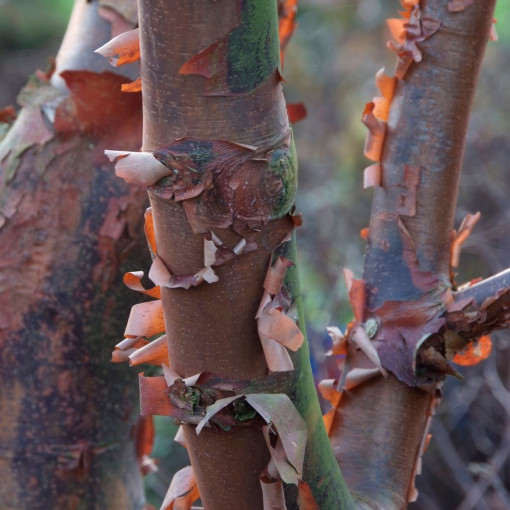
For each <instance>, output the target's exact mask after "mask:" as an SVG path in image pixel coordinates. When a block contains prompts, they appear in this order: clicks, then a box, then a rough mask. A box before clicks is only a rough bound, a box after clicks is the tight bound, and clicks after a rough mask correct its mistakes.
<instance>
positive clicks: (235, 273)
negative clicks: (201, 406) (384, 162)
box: [118, 0, 348, 510]
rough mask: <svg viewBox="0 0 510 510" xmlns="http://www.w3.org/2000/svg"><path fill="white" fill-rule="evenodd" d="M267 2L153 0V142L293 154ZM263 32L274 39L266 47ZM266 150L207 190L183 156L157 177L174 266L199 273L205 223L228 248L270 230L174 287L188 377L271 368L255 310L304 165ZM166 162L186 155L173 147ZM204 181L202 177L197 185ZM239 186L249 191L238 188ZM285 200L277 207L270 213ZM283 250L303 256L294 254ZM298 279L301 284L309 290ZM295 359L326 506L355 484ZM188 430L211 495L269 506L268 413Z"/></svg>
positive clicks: (174, 339)
mask: <svg viewBox="0 0 510 510" xmlns="http://www.w3.org/2000/svg"><path fill="white" fill-rule="evenodd" d="M262 7H263V8H261V4H257V2H253V1H243V2H237V1H233V0H221V1H219V2H214V3H208V4H204V3H203V2H186V3H182V2H148V1H142V2H141V3H140V41H141V63H142V68H141V70H142V72H141V75H142V90H143V103H144V142H143V150H144V151H148V152H153V151H156V150H157V154H158V155H160V156H161V155H164V154H174V152H175V147H176V145H175V143H178V142H176V140H178V139H180V138H186V139H193V143H196V144H203V145H201V146H200V147H202V148H203V147H205V145H207V144H210V146H211V147H214V149H211V148H208V151H209V152H208V154H209V155H211V154H214V156H215V157H216V156H218V158H220V159H221V158H222V157H223V156H224V154H222V153H221V150H223V149H224V150H225V151H227V149H228V147H227V146H228V144H247V145H250V146H254V147H256V150H257V151H259V152H258V153H259V154H260V156H259V159H258V161H261V162H264V161H265V160H264V158H265V157H266V155H267V154H275V155H277V154H279V152H278V151H282V153H283V154H285V157H290V158H293V156H292V155H291V154H290V151H291V149H290V147H289V142H288V140H289V134H290V132H289V121H288V116H287V112H286V107H285V102H284V99H283V95H282V88H281V83H280V75H279V72H278V71H277V66H278V54H277V53H276V56H275V53H274V51H273V50H274V47H275V43H276V51H278V42H277V41H278V39H277V37H278V35H277V22H276V3H274V5H272V4H269V3H268V4H264V6H262ZM266 11H271V12H269V14H268V12H266ZM273 11H274V12H273ZM266 16H268V17H266ZM271 17H272V18H271ZM257 23H258V24H259V25H257ZM169 27H172V28H171V29H169ZM191 27H192V28H193V31H192V32H190V30H191ZM254 27H255V28H257V30H258V32H257V30H253V29H254ZM268 27H271V30H270V31H269V28H268ZM273 29H274V30H273ZM243 30H246V31H247V34H248V35H245V33H244V32H243ZM250 30H251V35H250ZM261 30H263V31H265V30H268V32H267V36H266V37H261V34H262V35H264V34H265V32H261ZM253 33H256V34H257V35H256V36H253ZM250 37H254V39H250ZM260 40H262V41H263V43H264V45H265V46H264V51H261V48H260V47H259V46H258V45H259V43H260ZM269 46H271V48H270V47H269ZM225 48H228V51H227V50H226V49H225ZM236 52H237V53H236ZM257 52H258V53H257ZM243 59H244V60H243ZM250 62H254V65H253V66H251V64H250ZM268 65H269V67H270V66H272V67H270V68H268ZM243 66H244V67H243ZM266 71H267V72H266ZM174 142H175V143H174ZM189 143H192V142H191V141H190V142H189ZM197 146H198V145H197ZM208 147H209V146H208ZM237 147H239V146H237ZM118 148H119V149H122V147H118ZM165 148H166V149H165ZM172 150H173V151H174V152H172ZM188 150H190V149H188ZM216 150H218V151H220V152H214V151H216ZM237 150H239V149H237ZM244 150H246V149H244ZM248 150H252V149H248ZM241 152H242V151H241ZM225 154H226V152H225ZM160 156H158V159H160V160H162V159H161V157H160ZM163 159H164V158H163ZM248 159H249V158H248ZM181 160H182V159H181ZM188 160H189V162H188V163H187V165H188V166H189V165H190V164H193V165H195V164H196V165H198V166H199V167H200V168H202V166H200V165H201V164H200V163H195V161H194V160H193V162H191V156H189V154H188ZM188 160H186V161H188ZM182 161H184V160H182ZM207 161H209V160H207ZM254 161H256V157H255V156H254V157H253V160H248V161H247V163H246V164H245V165H244V167H242V166H239V167H236V166H235V165H236V163H232V161H230V160H228V161H226V162H225V166H226V168H227V169H230V168H234V170H232V171H233V172H234V174H233V175H240V176H242V178H241V177H239V178H237V177H236V179H237V181H236V183H235V186H236V187H235V188H234V187H233V186H234V183H233V181H229V180H228V179H224V178H223V176H222V175H224V174H225V173H226V174H227V175H228V170H225V172H224V174H222V175H221V176H220V170H219V169H220V168H221V166H219V167H217V168H218V172H217V173H215V174H213V175H214V177H213V182H214V184H213V186H211V187H209V188H206V191H198V192H197V193H196V194H195V191H194V190H193V186H188V187H186V190H187V192H192V193H194V194H193V195H192V197H191V198H190V197H187V198H185V199H184V200H183V199H182V198H180V199H179V200H182V201H177V200H178V199H177V198H176V199H175V201H174V200H171V199H170V198H169V197H173V196H174V195H175V190H176V189H177V187H178V186H181V182H180V181H179V177H178V174H179V171H181V172H182V166H181V167H180V170H177V171H175V172H174V173H175V175H176V176H175V177H172V178H171V179H168V180H167V181H165V180H164V179H163V180H162V181H161V182H159V183H158V184H156V185H155V186H153V187H151V188H149V196H150V200H151V205H152V208H153V214H154V223H155V232H156V245H157V253H158V256H159V257H160V258H161V259H162V261H163V263H164V264H165V266H166V267H167V268H168V269H169V270H170V272H171V274H172V275H193V274H195V273H196V272H197V271H198V270H200V269H202V268H203V267H204V233H207V232H208V230H209V229H214V233H215V234H216V235H217V236H218V237H219V238H220V239H221V241H222V242H223V243H224V245H225V246H227V247H228V248H233V247H234V246H235V245H236V244H237V243H238V242H239V241H240V240H241V239H242V238H243V237H245V238H246V239H247V240H248V242H249V243H251V244H252V245H254V244H255V243H256V249H255V250H253V251H249V252H248V253H243V254H242V255H240V256H238V257H235V258H234V259H232V260H229V261H228V262H227V263H225V264H223V265H221V266H218V267H215V268H214V269H215V271H216V274H217V276H218V278H219V280H218V281H217V282H215V283H213V284H207V283H203V284H201V285H199V286H196V287H191V288H189V289H179V288H165V287H164V286H163V287H162V301H163V308H164V313H165V325H166V332H167V340H168V350H169V358H170V363H171V367H172V369H173V370H175V371H176V372H177V373H178V374H179V375H180V376H183V377H185V376H191V375H194V374H195V373H197V372H202V371H208V372H214V373H217V374H220V375H221V376H222V377H225V378H232V379H238V380H239V379H244V380H246V379H252V378H256V377H264V376H266V374H267V373H268V367H267V364H266V360H265V357H264V353H263V350H262V346H261V340H260V337H259V334H258V332H257V321H256V320H255V316H256V313H257V309H258V307H259V305H260V300H261V298H262V295H263V292H264V288H263V283H264V279H265V276H266V272H267V268H268V264H269V262H270V260H271V254H272V252H273V250H275V248H276V247H277V246H278V245H279V244H280V243H281V241H282V240H283V238H284V237H285V236H286V234H287V233H289V232H290V231H291V230H292V229H293V226H294V225H293V221H292V220H291V218H290V216H289V215H288V213H289V211H290V206H291V205H292V201H293V198H292V197H293V187H294V182H291V180H292V179H293V177H291V179H289V182H283V185H282V182H281V181H280V180H279V179H273V178H272V177H268V176H270V173H268V172H267V170H266V171H265V173H264V170H260V169H261V168H265V167H266V166H267V162H264V163H263V165H262V166H260V167H259V166H258V165H259V164H258V163H254ZM292 161H293V159H292ZM164 162H165V164H167V165H168V167H169V168H173V160H172V158H171V157H169V158H168V159H166V160H164ZM207 164H208V163H204V164H203V165H204V166H206V165H207ZM293 164H294V163H291V165H293ZM228 165H233V166H232V167H230V166H228ZM250 165H251V167H250ZM245 169H249V170H245ZM211 171H212V172H215V171H216V167H214V168H213V170H211ZM235 172H239V173H238V174H235ZM191 175H193V174H191ZM172 179H173V180H172ZM214 179H216V180H214ZM271 179H273V180H271ZM190 180H191V178H190ZM199 181H200V179H198V177H197V184H195V185H196V186H198V182H199ZM273 182H274V185H273ZM176 183H177V184H176ZM268 183H269V184H268ZM229 186H230V189H235V190H236V193H235V194H234V195H235V197H232V195H233V194H232V192H231V191H230V189H229ZM182 188H183V186H181V187H180V188H179V189H182ZM286 193H288V196H289V197H291V198H290V199H289V198H287V196H286V195H285V194H286ZM165 194H166V197H165ZM204 196H205V197H206V198H204ZM289 200H290V201H289ZM279 201H280V202H283V206H282V205H281V203H280V202H279ZM183 204H184V206H183ZM190 204H192V205H190ZM278 207H280V209H278ZM271 208H272V209H274V211H273V212H274V214H273V215H268V214H267V211H268V210H270V209H271ZM193 218H195V219H196V218H199V219H200V221H197V222H195V223H194V226H195V231H194V230H193V228H192V223H193ZM282 255H285V256H287V257H289V258H293V257H294V254H293V253H291V254H289V253H282ZM293 278H294V279H293V280H292V281H293V283H292V285H291V288H289V290H290V291H291V295H292V297H297V296H298V292H299V290H298V288H297V285H296V281H295V277H293ZM293 360H294V365H295V369H296V370H295V373H294V374H293V375H291V379H293V383H295V384H297V380H298V379H300V383H299V384H301V385H302V386H300V387H299V388H298V389H295V390H291V395H292V398H294V399H295V402H297V404H296V405H297V407H298V409H299V410H300V411H301V413H302V414H303V416H304V418H305V419H307V421H308V425H309V427H310V428H309V438H308V445H309V448H308V450H307V452H308V453H307V455H308V459H309V460H308V463H307V461H306V460H305V476H304V478H305V481H307V482H309V484H310V487H311V488H312V490H314V491H315V496H316V497H317V495H318V494H319V495H320V497H322V498H324V499H323V501H324V502H325V503H324V504H325V505H326V506H324V508H327V507H328V505H329V507H331V508H333V507H335V508H338V507H339V506H341V505H342V504H343V503H342V501H348V496H347V495H345V489H344V488H343V484H342V483H341V478H340V474H339V471H338V470H337V466H336V464H335V463H334V459H333V457H332V455H331V451H330V450H329V449H328V448H327V441H324V444H325V445H326V448H325V449H324V450H325V451H322V450H321V451H320V453H319V448H318V445H319V443H320V440H319V439H318V438H319V437H322V438H324V439H326V436H325V434H324V429H323V426H322V420H321V417H320V412H319V408H318V405H317V401H316V400H313V401H312V399H311V398H309V396H308V395H309V394H308V393H307V391H309V389H307V390H304V389H303V388H304V387H305V386H306V385H308V388H312V391H313V382H312V379H311V371H310V367H309V362H308V361H307V354H306V348H301V350H300V354H298V355H297V356H293ZM303 381H305V382H306V384H305V383H304V382H303ZM275 389H276V388H271V389H270V390H269V391H273V390H275ZM311 401H312V402H311ZM305 413H306V414H305ZM190 421H191V419H190ZM184 433H185V436H186V441H187V443H188V451H189V453H190V457H191V460H192V465H193V468H194V471H195V475H196V478H197V482H198V485H199V489H200V494H201V498H202V500H203V502H204V505H205V507H206V508H208V509H211V510H213V509H223V508H262V492H261V488H260V482H259V475H260V474H261V473H262V471H263V469H264V468H265V467H266V466H267V464H268V461H269V458H270V456H269V451H268V449H267V446H266V444H265V441H264V437H263V434H262V431H261V428H260V424H256V426H247V427H232V429H231V430H229V431H228V432H224V431H220V430H218V429H214V428H213V429H207V428H204V429H203V430H202V431H201V433H200V435H199V436H197V434H196V432H195V427H194V426H191V425H186V426H185V427H184ZM321 435H322V436H321ZM314 449H316V450H317V451H316V452H315V453H314V452H313V450H314ZM328 466H330V468H329V467H328ZM321 473H322V474H321ZM319 480H321V483H319ZM342 491H343V492H344V496H342V495H341V494H342ZM321 501H322V500H321ZM288 505H289V508H295V507H297V502H296V495H295V493H291V494H289V497H288Z"/></svg>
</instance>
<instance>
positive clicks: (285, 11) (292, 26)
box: [278, 0, 298, 65]
mask: <svg viewBox="0 0 510 510" xmlns="http://www.w3.org/2000/svg"><path fill="white" fill-rule="evenodd" d="M297 3H298V0H280V1H279V2H278V38H279V39H280V60H281V61H282V65H283V60H284V57H285V48H286V47H287V44H288V42H289V40H290V38H291V37H292V34H293V33H294V30H296V28H297V23H296V14H297Z"/></svg>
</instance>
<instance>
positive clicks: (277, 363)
mask: <svg viewBox="0 0 510 510" xmlns="http://www.w3.org/2000/svg"><path fill="white" fill-rule="evenodd" d="M292 265H293V263H292V262H291V261H290V260H288V259H286V258H284V257H278V258H277V259H276V262H275V264H274V266H271V265H270V266H269V267H268V270H267V273H266V278H265V280H264V294H263V296H262V299H261V302H260V306H259V309H258V312H257V315H256V319H257V329H258V333H259V337H260V342H261V344H262V348H263V350H264V355H265V358H266V363H267V366H268V368H269V370H270V371H271V372H281V371H287V370H292V369H293V368H294V366H293V364H292V360H291V359H290V356H289V354H288V352H287V350H286V348H288V349H291V350H293V351H296V350H298V349H299V348H300V347H301V346H302V345H303V342H304V335H303V333H302V332H301V330H300V329H299V326H298V325H297V323H296V320H295V319H293V318H292V317H291V316H290V313H291V305H292V302H291V301H290V299H289V298H288V295H287V291H286V290H285V288H283V287H282V284H283V280H284V278H285V273H286V271H287V268H288V267H290V266H292Z"/></svg>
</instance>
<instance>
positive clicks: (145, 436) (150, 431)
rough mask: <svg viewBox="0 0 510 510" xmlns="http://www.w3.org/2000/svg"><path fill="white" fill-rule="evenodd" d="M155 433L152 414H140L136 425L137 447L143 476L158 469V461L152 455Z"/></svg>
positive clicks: (137, 456) (137, 455)
mask: <svg viewBox="0 0 510 510" xmlns="http://www.w3.org/2000/svg"><path fill="white" fill-rule="evenodd" d="M154 435H155V434H154V421H153V418H152V416H140V417H139V418H138V424H137V427H136V439H135V449H136V458H137V459H138V465H139V466H140V471H141V472H142V475H143V476H145V475H148V474H149V473H154V472H156V471H157V470H158V467H157V465H156V462H155V461H154V459H151V457H150V454H151V453H152V448H153V446H154Z"/></svg>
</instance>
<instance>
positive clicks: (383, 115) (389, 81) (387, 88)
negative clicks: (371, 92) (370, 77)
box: [372, 67, 397, 122]
mask: <svg viewBox="0 0 510 510" xmlns="http://www.w3.org/2000/svg"><path fill="white" fill-rule="evenodd" d="M375 84H376V85H377V88H378V89H379V92H380V93H381V97H374V98H373V99H372V102H373V103H374V109H373V114H374V115H375V116H376V117H377V118H378V119H380V120H382V121H383V122H387V121H388V117H389V113H390V106H391V101H392V100H393V93H394V91H395V86H396V84H397V79H396V78H395V77H390V76H387V75H386V74H384V67H383V68H382V69H379V71H377V73H376V75H375Z"/></svg>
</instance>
